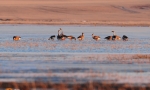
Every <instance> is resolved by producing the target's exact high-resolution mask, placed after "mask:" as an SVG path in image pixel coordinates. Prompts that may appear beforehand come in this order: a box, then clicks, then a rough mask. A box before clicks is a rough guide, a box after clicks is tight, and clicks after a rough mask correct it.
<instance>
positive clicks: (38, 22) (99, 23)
mask: <svg viewBox="0 0 150 90" xmlns="http://www.w3.org/2000/svg"><path fill="white" fill-rule="evenodd" d="M0 24H33V25H34V24H35V25H93V26H141V27H145V26H146V27H150V22H140V21H139V22H135V21H124V22H123V21H122V22H117V21H95V22H94V21H80V22H69V21H49V20H33V21H32V20H7V21H5V20H1V21H0Z"/></svg>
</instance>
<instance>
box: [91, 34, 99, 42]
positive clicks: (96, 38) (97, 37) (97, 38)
mask: <svg viewBox="0 0 150 90" xmlns="http://www.w3.org/2000/svg"><path fill="white" fill-rule="evenodd" d="M92 38H93V39H94V40H96V41H98V40H100V36H94V34H92Z"/></svg>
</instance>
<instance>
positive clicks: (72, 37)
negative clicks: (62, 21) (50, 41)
mask: <svg viewBox="0 0 150 90" xmlns="http://www.w3.org/2000/svg"><path fill="white" fill-rule="evenodd" d="M67 38H68V39H70V40H72V39H74V40H76V38H75V37H74V36H67Z"/></svg>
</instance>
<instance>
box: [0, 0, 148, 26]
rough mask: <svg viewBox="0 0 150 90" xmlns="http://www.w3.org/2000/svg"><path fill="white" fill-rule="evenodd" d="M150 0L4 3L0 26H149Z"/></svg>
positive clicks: (10, 0)
mask: <svg viewBox="0 0 150 90" xmlns="http://www.w3.org/2000/svg"><path fill="white" fill-rule="evenodd" d="M149 11H150V1H149V0H92V1H91V0H82V1H81V0H63V1H61V0H1V1H0V12H1V13H0V24H48V25H117V26H150V18H149V16H150V12H149Z"/></svg>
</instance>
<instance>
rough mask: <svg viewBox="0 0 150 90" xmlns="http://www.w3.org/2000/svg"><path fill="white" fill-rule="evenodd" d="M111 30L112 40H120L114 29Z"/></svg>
mask: <svg viewBox="0 0 150 90" xmlns="http://www.w3.org/2000/svg"><path fill="white" fill-rule="evenodd" d="M112 32H113V36H112V40H121V37H120V36H118V35H116V34H115V31H112Z"/></svg>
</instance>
